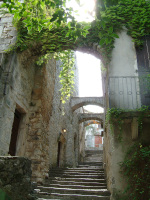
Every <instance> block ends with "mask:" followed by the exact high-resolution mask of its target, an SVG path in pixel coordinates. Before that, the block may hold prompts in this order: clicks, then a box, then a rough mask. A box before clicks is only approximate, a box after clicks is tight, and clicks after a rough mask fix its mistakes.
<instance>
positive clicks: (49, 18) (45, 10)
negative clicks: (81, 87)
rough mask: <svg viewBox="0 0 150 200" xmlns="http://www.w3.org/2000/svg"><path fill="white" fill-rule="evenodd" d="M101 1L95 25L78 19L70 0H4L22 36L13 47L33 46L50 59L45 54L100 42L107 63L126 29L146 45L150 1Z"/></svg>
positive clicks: (21, 49)
mask: <svg viewBox="0 0 150 200" xmlns="http://www.w3.org/2000/svg"><path fill="white" fill-rule="evenodd" d="M97 3H98V4H100V3H101V4H100V7H98V6H97V7H98V9H97V11H96V13H97V18H96V19H95V20H94V21H93V22H92V23H91V24H89V23H78V22H76V20H75V18H74V17H73V16H72V9H71V8H66V0H55V1H54V0H41V1H38V0H25V1H24V3H21V2H19V1H17V0H3V4H2V6H1V7H3V8H7V10H8V11H9V12H10V13H11V14H13V15H14V25H15V26H16V28H17V30H18V37H17V42H16V44H15V46H14V47H13V48H15V49H17V50H19V51H23V50H25V49H28V48H30V49H32V52H33V54H34V55H37V56H38V57H41V56H44V58H46V57H45V55H48V54H51V53H54V52H62V51H65V50H67V49H76V47H88V48H91V47H93V46H92V45H93V43H96V44H99V46H100V51H101V56H102V58H103V61H104V64H105V65H107V64H108V63H109V62H110V59H111V52H112V49H113V48H114V41H115V38H118V37H119V36H118V33H119V32H120V31H121V30H122V29H124V28H126V29H127V32H128V34H129V35H131V37H132V38H133V41H134V42H135V45H136V46H137V47H141V46H142V38H143V36H145V35H150V23H149V22H150V15H149V13H150V1H149V0H126V1H124V0H104V1H102V0H98V1H97ZM5 11H6V10H5ZM64 54H65V55H66V51H65V53H64ZM68 56H69V52H68ZM65 58H66V56H65ZM42 59H43V57H42ZM43 60H45V59H43ZM40 62H41V61H40ZM68 69H69V70H70V68H68ZM63 72H64V71H63ZM63 72H62V73H63ZM64 74H66V75H69V74H70V73H66V72H65V73H64ZM70 77H71V78H72V76H70ZM68 80H69V78H68ZM62 82H63V81H62ZM71 82H72V81H71ZM68 86H69V88H70V89H71V88H72V87H70V85H69V84H68ZM63 87H64V85H63ZM69 88H67V87H65V88H64V89H62V91H65V90H67V93H66V94H68V89H69Z"/></svg>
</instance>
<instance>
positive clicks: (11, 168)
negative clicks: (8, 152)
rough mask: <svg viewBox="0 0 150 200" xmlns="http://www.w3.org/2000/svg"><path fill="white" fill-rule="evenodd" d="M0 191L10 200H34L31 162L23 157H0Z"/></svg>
mask: <svg viewBox="0 0 150 200" xmlns="http://www.w3.org/2000/svg"><path fill="white" fill-rule="evenodd" d="M0 189H2V190H3V191H4V192H6V194H8V196H9V197H11V199H12V200H35V199H36V198H35V195H34V193H33V185H32V184H31V161H30V160H28V159H27V158H23V157H0Z"/></svg>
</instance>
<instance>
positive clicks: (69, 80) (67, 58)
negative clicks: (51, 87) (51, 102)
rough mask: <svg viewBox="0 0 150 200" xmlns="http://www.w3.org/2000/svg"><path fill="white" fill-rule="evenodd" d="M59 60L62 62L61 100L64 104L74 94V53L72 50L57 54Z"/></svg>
mask: <svg viewBox="0 0 150 200" xmlns="http://www.w3.org/2000/svg"><path fill="white" fill-rule="evenodd" d="M56 58H57V59H58V60H61V63H62V64H61V66H60V67H62V71H61V72H60V75H59V77H60V83H61V85H62V87H61V89H60V91H61V100H62V103H63V104H64V103H65V102H66V100H68V99H69V98H70V96H71V95H72V94H73V92H74V60H75V58H74V52H73V51H71V50H66V51H64V52H61V53H57V57H56Z"/></svg>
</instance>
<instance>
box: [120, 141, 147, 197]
mask: <svg viewBox="0 0 150 200" xmlns="http://www.w3.org/2000/svg"><path fill="white" fill-rule="evenodd" d="M149 158H150V145H148V144H146V143H145V142H143V141H140V142H137V143H135V144H134V145H133V146H131V147H130V148H129V150H128V151H127V153H126V156H125V159H124V161H123V162H122V163H121V169H122V170H121V173H122V174H123V176H124V178H126V180H127V182H128V185H127V187H126V188H125V191H124V194H127V196H126V197H124V198H123V199H121V200H125V199H128V200H146V199H149V197H150V186H149V183H150V168H149V165H150V159H149Z"/></svg>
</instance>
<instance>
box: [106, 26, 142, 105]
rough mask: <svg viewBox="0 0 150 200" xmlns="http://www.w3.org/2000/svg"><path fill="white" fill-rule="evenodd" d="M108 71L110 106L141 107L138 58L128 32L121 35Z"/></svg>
mask: <svg viewBox="0 0 150 200" xmlns="http://www.w3.org/2000/svg"><path fill="white" fill-rule="evenodd" d="M114 46H115V48H114V49H113V51H112V59H111V63H110V67H109V70H108V77H109V80H108V81H109V100H110V101H109V106H111V107H118V108H126V109H136V108H139V107H141V100H140V95H139V94H140V87H139V79H138V72H137V69H138V68H137V57H136V50H135V47H134V43H133V42H132V38H131V37H130V36H129V35H127V31H125V30H124V31H122V32H121V33H119V38H117V39H116V40H115V44H114Z"/></svg>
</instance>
